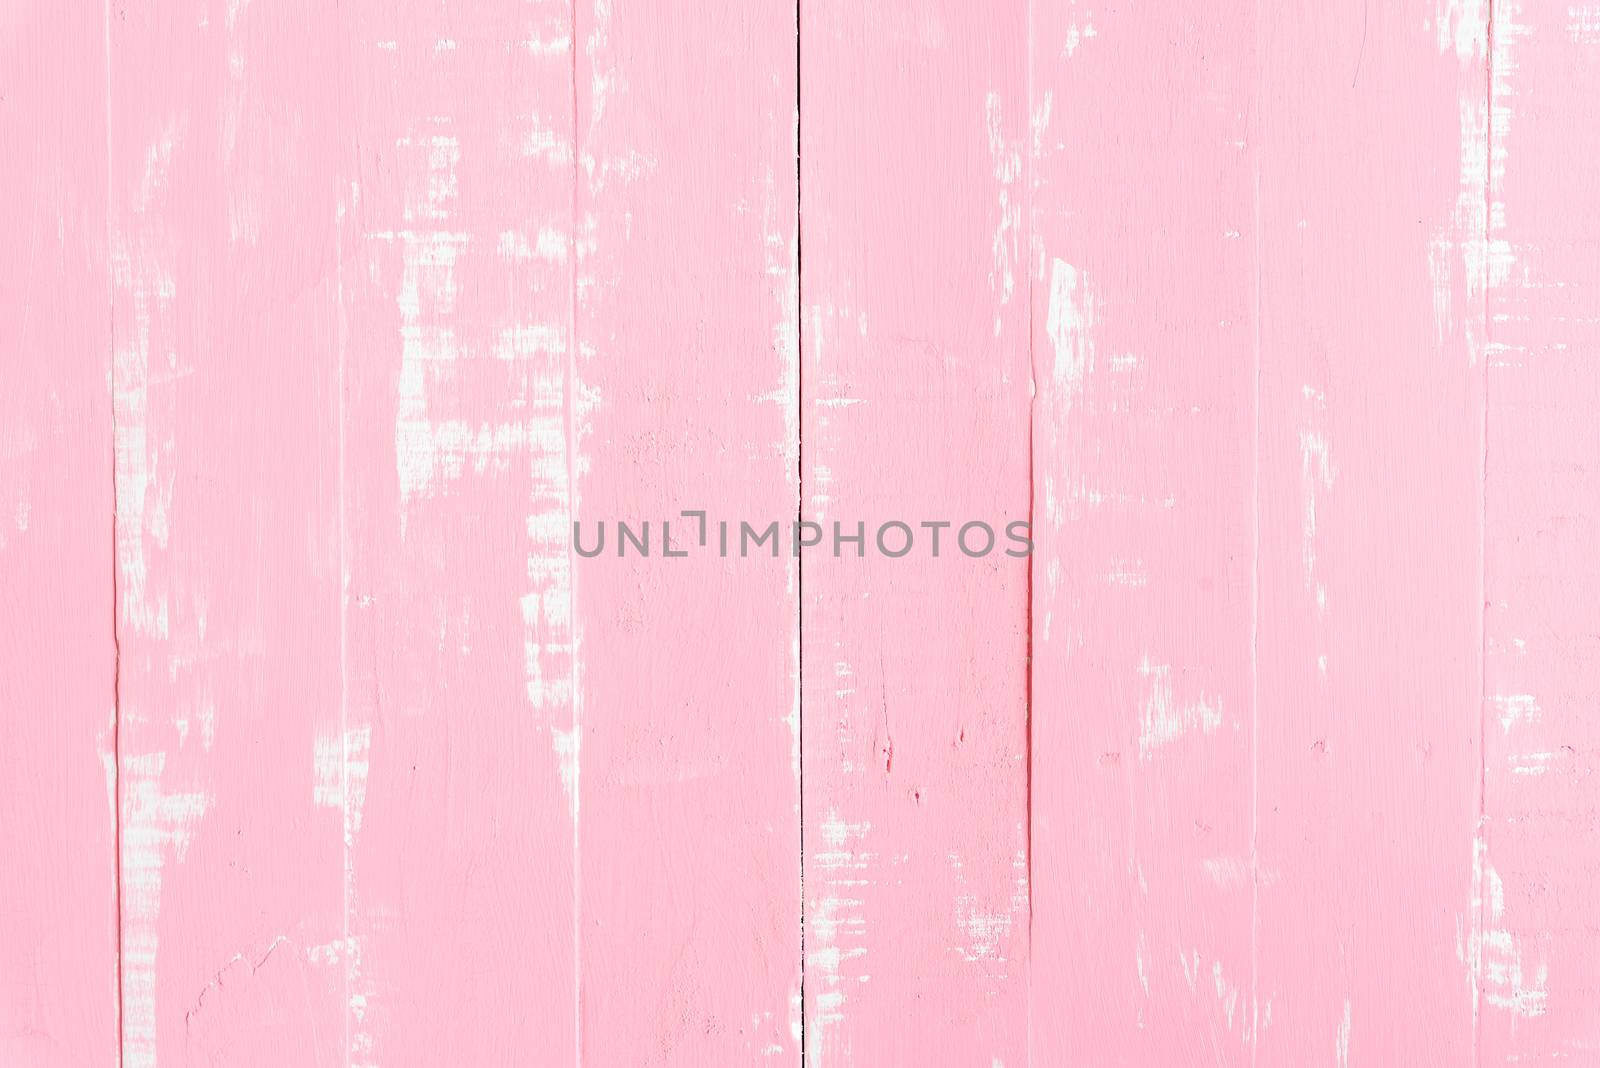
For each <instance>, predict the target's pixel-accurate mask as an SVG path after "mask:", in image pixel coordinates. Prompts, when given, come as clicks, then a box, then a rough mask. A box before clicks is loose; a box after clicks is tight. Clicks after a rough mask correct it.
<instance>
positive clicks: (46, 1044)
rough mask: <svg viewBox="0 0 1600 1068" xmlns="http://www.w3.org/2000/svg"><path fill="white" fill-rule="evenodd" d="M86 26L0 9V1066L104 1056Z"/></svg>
mask: <svg viewBox="0 0 1600 1068" xmlns="http://www.w3.org/2000/svg"><path fill="white" fill-rule="evenodd" d="M105 76H106V75H105V43H104V26H103V24H102V21H101V15H100V11H99V9H98V8H97V7H95V6H94V5H88V4H84V5H73V6H68V7H64V8H58V7H57V5H53V4H48V3H12V4H7V5H5V7H4V9H3V10H0V144H4V145H5V146H6V150H5V153H4V155H3V157H0V189H4V190H5V195H4V202H3V204H0V321H3V322H4V323H5V324H6V325H5V331H4V334H3V336H0V752H3V753H4V754H5V757H6V767H5V773H4V774H3V775H0V857H3V858H4V860H3V861H0V902H3V904H0V1063H3V1064H7V1065H19V1066H21V1065H46V1064H109V1063H113V1062H114V1061H115V1058H116V1042H117V956H116V954H117V921H116V915H117V908H116V893H117V891H116V885H117V884H116V846H115V825H116V820H115V808H114V805H113V797H114V790H115V786H114V782H115V760H116V755H115V744H116V741H115V724H114V720H113V717H114V706H115V700H116V695H115V685H116V680H115V670H116V668H115V665H116V644H115V640H116V635H115V630H114V627H113V620H112V615H111V608H110V606H111V598H112V588H113V587H112V552H113V544H112V524H111V515H112V508H113V503H112V502H113V495H112V480H111V466H112V460H111V449H112V438H111V394H110V390H109V382H110V375H111V336H110V319H109V315H108V310H107V303H106V301H107V294H106V274H105V271H106V247H105V234H106V231H105V210H106V126H105V124H106V112H105V109H106V84H105Z"/></svg>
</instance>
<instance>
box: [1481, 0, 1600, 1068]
mask: <svg viewBox="0 0 1600 1068" xmlns="http://www.w3.org/2000/svg"><path fill="white" fill-rule="evenodd" d="M1493 10H1494V25H1493V30H1492V35H1491V40H1492V42H1493V47H1494V53H1493V57H1492V70H1493V74H1494V82H1493V94H1494V95H1493V112H1492V123H1493V125H1492V129H1491V134H1490V144H1491V145H1492V146H1493V155H1492V159H1493V164H1492V171H1491V175H1492V179H1491V180H1492V183H1493V184H1492V188H1491V204H1492V209H1491V211H1492V214H1491V216H1490V235H1491V244H1490V249H1489V260H1488V263H1489V270H1490V291H1489V341H1490V344H1489V357H1488V416H1489V418H1488V426H1487V445H1488V449H1487V458H1486V468H1485V478H1486V482H1487V488H1486V494H1485V520H1486V524H1487V527H1486V536H1485V562H1484V567H1485V584H1486V589H1485V593H1484V601H1485V613H1486V616H1485V635H1484V642H1485V660H1486V663H1485V688H1486V693H1485V702H1484V705H1485V707H1484V711H1485V716H1484V719H1485V723H1484V732H1485V734H1484V738H1485V743H1486V745H1485V750H1486V751H1485V767H1484V791H1485V798H1484V807H1485V817H1486V819H1485V823H1484V828H1483V832H1482V833H1483V840H1482V843H1481V849H1482V853H1481V858H1482V859H1481V869H1480V881H1479V886H1478V894H1477V897H1478V901H1477V905H1478V909H1479V924H1480V932H1481V933H1480V942H1479V945H1478V947H1477V984H1478V993H1479V997H1480V999H1481V1004H1480V1012H1481V1014H1482V1017H1481V1019H1482V1042H1483V1049H1482V1061H1483V1063H1484V1064H1504V1063H1508V1062H1510V1061H1519V1062H1539V1063H1543V1062H1546V1061H1550V1062H1554V1061H1570V1062H1573V1063H1583V1062H1585V1061H1590V1060H1593V1059H1594V1058H1595V1057H1596V1055H1597V1054H1596V1051H1597V1050H1600V946H1597V944H1596V942H1595V938H1594V931H1595V929H1596V925H1597V923H1600V917H1597V907H1596V901H1595V895H1594V889H1593V888H1594V884H1595V878H1596V867H1597V863H1600V858H1597V856H1596V852H1595V846H1594V826H1595V821H1596V819H1597V816H1600V781H1597V779H1596V777H1595V775H1594V771H1595V752H1596V749H1597V746H1600V722H1597V721H1596V719H1595V715H1594V703H1595V697H1596V694H1597V692H1600V632H1597V628H1596V625H1595V607H1594V606H1595V604H1596V600H1597V598H1600V563H1597V561H1596V558H1595V553H1594V546H1595V544H1596V536H1597V526H1596V524H1597V521H1600V515H1597V514H1596V502H1597V501H1600V438H1597V437H1596V434H1595V429H1594V418H1595V417H1594V413H1595V409H1596V405H1597V402H1600V364H1597V362H1596V357H1597V356H1600V260H1597V258H1596V255H1595V249H1596V247H1597V246H1600V217H1597V215H1596V213H1595V211H1594V190H1595V188H1596V187H1597V184H1600V155H1597V154H1596V152H1595V151H1594V135H1595V131H1596V130H1597V129H1600V7H1596V6H1595V5H1594V4H1593V3H1588V4H1576V5H1555V4H1527V3H1515V2H1512V0H1496V3H1495V4H1494V8H1493Z"/></svg>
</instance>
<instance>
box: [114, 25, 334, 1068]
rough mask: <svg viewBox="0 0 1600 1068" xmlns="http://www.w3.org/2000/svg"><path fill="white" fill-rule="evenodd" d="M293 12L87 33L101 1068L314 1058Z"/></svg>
mask: <svg viewBox="0 0 1600 1068" xmlns="http://www.w3.org/2000/svg"><path fill="white" fill-rule="evenodd" d="M313 19H314V5H311V4H305V3H300V4H289V5H284V4H277V5H264V4H263V5H256V6H251V7H243V6H239V5H234V6H231V7H229V6H226V5H222V4H216V3H208V2H206V0H185V2H181V3H173V4H162V5H139V6H134V5H128V6H126V7H119V8H117V9H116V10H115V11H113V12H112V13H110V16H109V18H108V22H107V27H106V34H107V38H106V40H107V47H108V48H109V61H110V91H109V100H110V116H111V136H110V152H111V165H110V173H111V189H110V195H109V198H108V200H109V212H110V218H109V233H110V241H111V281H112V291H111V327H112V334H113V338H112V341H113V351H114V354H115V365H114V375H115V399H116V413H115V420H116V422H115V425H116V479H117V507H116V524H117V555H116V563H117V572H116V574H117V586H116V593H117V603H116V617H115V618H116V627H117V634H118V637H119V648H120V651H121V656H120V668H119V675H118V704H117V708H118V723H119V737H120V744H119V752H118V755H119V775H118V800H119V807H120V831H121V833H120V841H121V868H120V876H121V879H120V888H119V889H120V898H121V920H122V938H121V950H122V953H121V1000H122V1028H121V1036H122V1057H121V1063H122V1064H123V1065H124V1066H125V1068H140V1066H146V1065H156V1064H158V1063H172V1062H188V1063H230V1064H241V1065H244V1064H263V1065H265V1064H284V1063H293V1064H303V1065H308V1066H309V1065H325V1064H341V1063H343V1062H344V1055H343V1054H344V1051H343V1049H342V1048H341V1035H342V1032H343V1022H344V989H343V988H344V974H343V969H342V967H341V965H340V963H339V961H340V959H341V958H340V955H339V953H338V952H337V949H338V946H339V943H340V939H341V938H342V931H343V908H342V905H343V879H342V877H341V869H342V865H343V845H342V842H343V835H342V818H341V812H340V810H341V806H340V804H338V803H337V799H335V801H334V802H333V803H330V801H329V799H328V789H329V786H328V783H327V782H326V778H327V776H326V773H325V772H324V771H323V769H322V768H320V767H319V762H318V752H319V748H320V746H321V743H322V740H323V739H325V738H327V737H329V736H330V735H332V736H335V737H336V736H337V734H338V730H339V726H340V694H341V688H342V682H341V672H340V656H339V647H340V641H339V638H340V603H339V602H340V584H341V583H340V551H339V546H340V527H339V497H340V477H339V476H340V465H339V441H340V403H339V396H340V361H339V332H340V318H339V304H338V288H337V287H338V273H337V240H336V239H337V229H336V221H337V220H336V215H335V204H336V201H337V197H338V195H339V190H340V178H339V173H340V168H341V166H342V164H343V162H344V156H345V152H344V145H343V142H342V138H341V129H340V126H339V124H338V122H337V121H336V117H337V112H336V111H335V110H334V109H331V108H329V107H328V106H326V100H327V97H328V96H329V95H330V93H331V92H332V90H333V88H334V86H335V85H336V84H337V83H336V81H335V80H334V78H333V77H332V72H333V71H335V70H336V69H337V66H338V63H337V60H338V55H339V53H338V49H337V47H336V43H337V38H336V37H334V36H332V35H329V34H324V33H313V32H310V31H309V30H308V28H307V27H308V26H309V25H310V24H311V23H312V21H313ZM308 72H310V73H308ZM336 785H337V784H336V783H335V786H336ZM329 947H332V948H331V949H330V948H329Z"/></svg>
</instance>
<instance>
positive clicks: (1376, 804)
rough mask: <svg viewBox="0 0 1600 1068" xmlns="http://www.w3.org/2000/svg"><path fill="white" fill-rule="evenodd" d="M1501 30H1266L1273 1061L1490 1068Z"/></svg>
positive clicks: (1426, 26)
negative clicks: (1486, 431) (1491, 212)
mask: <svg viewBox="0 0 1600 1068" xmlns="http://www.w3.org/2000/svg"><path fill="white" fill-rule="evenodd" d="M1483 20H1484V8H1483V7H1482V6H1481V5H1477V4H1471V3H1467V4H1450V5H1438V6H1437V7H1436V5H1434V4H1422V3H1416V4H1399V5H1384V4H1370V5H1360V4H1357V5H1325V4H1296V5H1292V6H1290V5H1266V4H1263V5H1262V6H1261V9H1260V25H1259V33H1260V48H1261V57H1262V74H1261V82H1260V86H1259V89H1258V106H1259V107H1260V109H1261V126H1260V133H1259V137H1260V146H1261V147H1260V160H1261V162H1260V212H1261V222H1260V240H1261V257H1260V263H1259V271H1260V287H1261V288H1260V292H1261V297H1260V300H1261V321H1260V350H1259V371H1260V386H1259V396H1260V408H1259V449H1260V460H1259V470H1260V492H1259V508H1260V512H1259V517H1260V519H1259V522H1260V543H1259V544H1260V557H1259V559H1260V563H1259V567H1260V577H1259V597H1260V610H1259V618H1258V623H1257V628H1256V634H1257V649H1258V655H1257V663H1258V666H1259V671H1260V683H1259V686H1260V711H1259V714H1258V723H1257V730H1258V737H1259V747H1258V750H1257V778H1258V782H1257V827H1258V847H1259V856H1258V863H1257V866H1256V885H1257V895H1258V898H1259V915H1258V919H1257V947H1256V949H1257V965H1258V970H1257V980H1256V982H1257V991H1256V1004H1255V1007H1254V1011H1255V1013H1256V1014H1257V1017H1258V1021H1259V1022H1258V1028H1259V1035H1258V1054H1257V1060H1258V1063H1261V1064H1310V1063H1327V1062H1329V1061H1333V1062H1335V1063H1339V1064H1346V1063H1348V1064H1365V1063H1371V1062H1373V1061H1374V1060H1379V1061H1384V1062H1392V1063H1407V1062H1416V1063H1421V1062H1427V1063H1450V1064H1466V1063H1470V1062H1471V1059H1472V1055H1473V1050H1472V1041H1473V1019H1472V997H1471V977H1470V966H1469V958H1470V955H1471V943H1472V941H1473V938H1474V932H1473V926H1474V924H1473V917H1472V915H1471V912H1472V907H1471V899H1472V894H1473V887H1472V870H1473V845H1472V843H1473V838H1474V833H1475V823H1476V819H1477V808H1478V784H1479V759H1480V749H1479V746H1480V737H1479V717H1478V709H1479V704H1480V697H1481V670H1482V661H1481V653H1480V650H1481V618H1482V599H1481V591H1482V581H1481V553H1480V547H1481V534H1482V524H1481V509H1482V496H1481V495H1482V464H1483V451H1482V444H1483V443H1482V423H1483V407H1482V403H1483V389H1482V386H1483V362H1482V356H1483V353H1482V347H1483V301H1484V275H1483V270H1484V255H1483V252H1484V250H1483V219H1484V202H1485V201H1484V193H1485V188H1484V180H1485V166H1484V150H1485V139H1484V129H1485V121H1486V110H1485V104H1486V101H1485V70H1484V41H1485V26H1484V21H1483Z"/></svg>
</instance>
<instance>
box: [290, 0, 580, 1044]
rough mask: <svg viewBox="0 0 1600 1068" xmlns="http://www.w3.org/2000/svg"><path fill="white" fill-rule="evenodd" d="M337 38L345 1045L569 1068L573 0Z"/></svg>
mask: <svg viewBox="0 0 1600 1068" xmlns="http://www.w3.org/2000/svg"><path fill="white" fill-rule="evenodd" d="M338 21H339V31H340V33H341V34H342V36H343V42H344V43H343V51H342V53H341V57H340V62H341V65H342V67H343V68H344V69H346V70H347V71H349V72H350V78H349V80H348V83H347V85H348V98H347V99H348V105H347V106H348V114H349V118H350V121H351V124H352V125H351V127H350V129H351V132H352V134H353V138H354V140H353V142H352V143H351V146H350V147H351V154H350V161H351V162H352V163H353V164H355V165H356V169H355V171H354V181H352V182H351V183H350V184H349V185H348V186H347V187H345V188H343V189H341V200H340V206H341V211H342V212H343V213H344V218H343V225H342V227H341V234H342V237H341V245H340V253H339V264H340V266H339V277H340V279H341V281H340V290H341V293H342V294H343V304H344V307H345V308H346V310H347V319H346V323H345V332H344V334H343V353H344V357H343V358H344V365H345V369H346V379H345V381H346V386H347V390H348V393H347V397H346V402H345V404H346V415H347V421H346V426H345V435H346V437H345V446H344V447H345V457H346V475H345V490H346V501H345V536H346V539H347V553H348V559H349V572H348V575H347V586H346V590H345V596H344V611H345V613H346V628H345V660H346V668H347V677H348V683H347V693H348V714H347V720H346V724H345V732H344V734H343V736H342V738H341V736H340V734H338V733H337V732H334V733H330V734H327V735H324V736H321V737H320V738H319V740H318V745H319V746H320V747H321V751H322V752H324V753H325V754H326V755H327V759H328V762H329V765H330V767H331V768H332V769H335V771H334V774H339V771H338V769H340V767H341V763H342V775H343V776H344V784H343V785H344V796H345V797H346V798H347V799H348V806H347V822H346V825H345V834H346V836H347V839H346V841H347V848H348V850H349V865H350V866H349V872H348V876H347V877H348V884H347V893H348V908H349V929H348V933H349V939H348V942H347V943H346V949H347V950H348V956H347V967H348V974H349V995H350V1002H349V1009H350V1015H349V1027H348V1043H349V1045H348V1055H349V1059H350V1063H351V1064H352V1065H365V1064H372V1065H378V1064H381V1065H386V1066H389V1065H418V1066H423V1065H440V1064H455V1063H471V1064H510V1063H539V1064H571V1063H573V1059H574V1053H575V1041H576V1021H575V1018H574V1014H575V1006H576V980H575V976H574V963H575V960H576V955H575V937H574V932H573V903H574V901H573V813H574V807H573V806H574V802H575V798H574V797H573V795H572V792H571V781H570V779H571V768H570V763H571V759H572V757H573V756H574V755H575V753H574V751H573V747H572V745H571V737H572V733H571V731H572V715H573V709H572V687H571V684H570V679H571V676H572V670H573V668H572V652H571V637H570V629H569V624H568V620H569V611H570V610H569V600H570V596H571V586H570V581H569V580H570V569H569V566H568V550H567V538H568V530H569V521H568V515H569V509H568V501H567V493H568V482H567V472H568V463H569V454H568V451H567V448H566V438H567V431H566V411H567V405H568V402H569V393H568V388H567V385H566V378H567V364H568V358H569V356H568V348H569V339H570V317H571V300H572V275H571V258H570V254H569V246H570V242H571V233H572V229H571V224H570V220H571V208H572V188H573V186H572V182H573V156H572V137H571V128H572V127H571V115H572V92H571V69H572V68H571V62H572V54H571V44H570V42H571V9H570V7H569V6H568V5H567V4H566V3H565V2H564V0H550V2H538V3H521V2H515V0H504V2H495V3H488V4H477V5H472V6H471V7H470V9H468V8H464V7H459V6H447V5H439V4H433V5H400V6H397V5H395V4H392V3H389V2H386V0H371V2H358V3H355V4H349V3H346V4H344V5H342V6H341V9H340V12H339V15H338ZM326 785H327V796H328V798H329V799H330V801H336V800H337V799H338V798H339V797H340V793H341V791H340V783H339V782H338V781H337V780H336V779H333V778H330V781H329V782H328V783H327V784H326Z"/></svg>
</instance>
